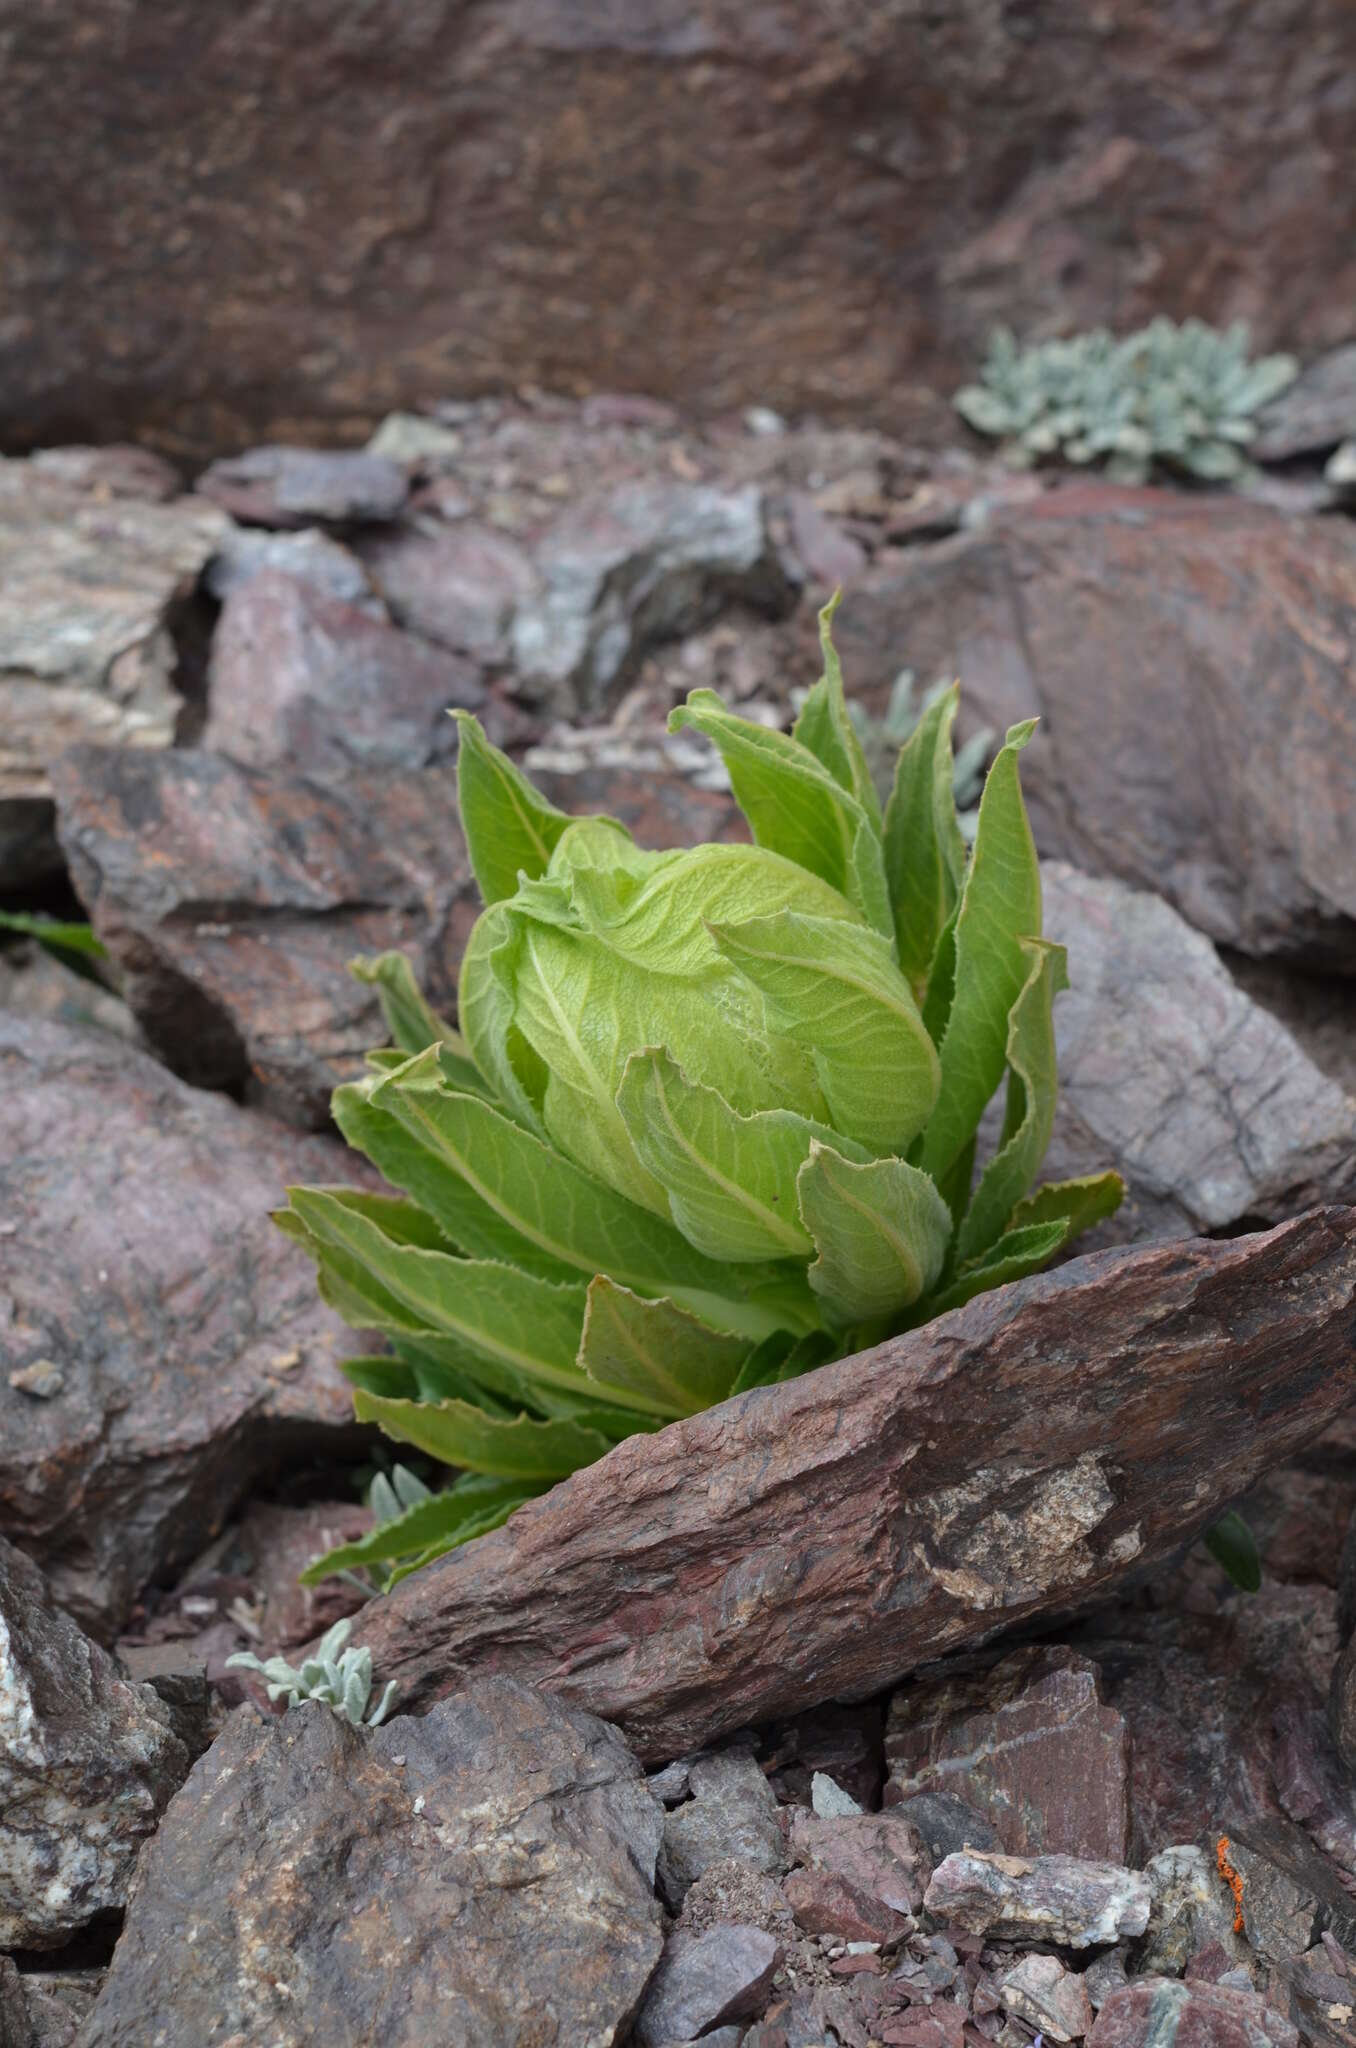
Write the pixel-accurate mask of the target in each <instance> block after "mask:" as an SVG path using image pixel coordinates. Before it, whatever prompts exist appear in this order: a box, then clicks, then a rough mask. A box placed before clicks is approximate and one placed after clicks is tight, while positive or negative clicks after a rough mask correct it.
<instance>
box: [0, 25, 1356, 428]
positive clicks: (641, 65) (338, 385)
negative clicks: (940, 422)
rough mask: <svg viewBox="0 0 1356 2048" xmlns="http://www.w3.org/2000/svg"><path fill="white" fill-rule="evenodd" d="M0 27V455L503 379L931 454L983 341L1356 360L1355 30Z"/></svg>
mask: <svg viewBox="0 0 1356 2048" xmlns="http://www.w3.org/2000/svg"><path fill="white" fill-rule="evenodd" d="M3 12H4V28H5V38H6V44H5V48H6V59H5V68H4V85H3V98H2V99H0V137H3V153H2V154H0V192H3V194H4V245H5V251H6V264H5V279H4V288H3V293H0V335H3V337H4V340H3V348H2V349H0V390H3V391H4V393H5V407H4V418H3V429H4V432H5V434H6V435H7V436H8V437H9V438H10V439H11V440H13V439H15V438H17V437H19V436H25V437H31V438H32V439H33V440H35V441H36V440H38V439H41V438H44V437H45V438H47V439H53V438H56V437H57V436H58V435H59V434H66V435H70V434H72V433H77V432H79V433H83V432H86V431H93V430H94V429H97V430H98V433H99V435H100V436H102V437H104V438H107V437H108V436H109V435H110V434H112V433H115V432H125V431H128V430H130V429H131V428H133V427H136V428H142V427H149V428H151V429H152V430H153V431H154V432H155V433H156V434H157V435H158V436H159V437H161V438H162V439H163V440H165V441H166V442H167V443H170V444H172V445H174V446H177V447H180V448H198V449H204V450H210V451H211V452H216V451H217V450H218V449H220V448H221V447H222V446H226V445H234V446H237V447H238V446H241V445H243V444H244V443H245V442H246V441H248V440H251V439H257V438H258V437H259V436H260V435H262V434H268V435H272V436H276V437H279V438H285V439H288V440H293V441H295V440H306V439H308V438H310V437H311V436H312V435H313V434H315V433H318V432H322V431H327V432H329V433H335V432H345V433H350V432H353V431H354V429H355V428H358V427H359V426H360V424H365V423H367V422H370V421H371V420H372V419H373V418H374V416H376V415H379V414H380V413H381V412H383V411H385V410H386V409H388V408H389V407H390V406H391V405H394V404H397V403H400V402H409V401H411V400H417V399H418V398H420V397H422V396H424V395H425V394H428V393H434V394H437V393H439V392H441V391H446V390H448V389H463V390H469V389H485V388H487V387H489V386H495V387H503V386H504V385H510V386H511V385H516V384H521V383H526V382H531V383H537V384H542V385H545V386H547V387H554V388H575V387H578V386H581V385H582V386H584V387H586V388H587V387H593V388H601V389H603V390H607V389H613V390H622V391H625V390H632V391H654V392H656V393H657V394H662V395H667V396H671V397H680V398H684V399H687V400H691V401H695V402H696V403H699V404H701V405H704V406H709V407H712V408H722V407H728V406H730V405H732V404H736V403H740V402H746V401H750V400H763V401H766V402H768V403H771V404H773V405H776V406H781V407H783V408H787V407H790V408H799V407H807V406H808V407H813V408H816V409H821V410H823V409H828V408H831V407H837V408H841V409H847V408H851V409H853V410H854V411H856V412H860V413H867V412H870V413H875V414H877V415H884V416H887V417H908V416H913V417H915V418H916V417H918V416H919V415H920V414H925V411H926V400H925V398H924V397H923V396H922V394H921V393H920V390H919V387H920V385H922V384H924V383H927V382H929V381H931V383H932V384H934V385H936V386H939V387H940V388H941V389H942V390H943V391H949V390H950V389H951V388H952V387H953V386H954V385H955V384H956V383H958V382H960V381H961V379H962V375H963V373H964V370H965V368H966V367H967V366H968V365H969V364H970V363H971V362H973V360H974V358H975V356H976V355H977V354H978V353H979V351H980V350H981V349H982V346H983V343H984V339H985V337H986V335H987V332H988V329H989V327H990V326H991V324H992V323H993V321H994V320H996V319H1002V318H1006V319H1009V320H1011V321H1012V322H1014V323H1015V324H1016V325H1017V326H1018V327H1019V328H1023V329H1026V328H1031V327H1033V326H1037V325H1040V326H1044V327H1046V328H1055V327H1058V328H1061V329H1074V328H1078V327H1086V326H1089V325H1091V324H1094V323H1095V322H1097V321H1099V320H1106V319H1111V320H1114V321H1115V323H1116V324H1117V325H1120V326H1131V325H1134V324H1135V323H1136V322H1137V321H1138V320H1141V319H1143V318H1145V317H1147V316H1148V315H1150V314H1153V313H1157V312H1162V311H1171V312H1173V313H1176V314H1179V315H1180V314H1185V313H1199V314H1201V315H1203V316H1204V317H1205V318H1207V319H1209V320H1212V321H1224V320H1227V319H1230V318H1233V317H1236V316H1240V315H1241V316H1243V317H1245V318H1250V319H1251V320H1252V321H1253V323H1254V326H1255V328H1256V330H1257V335H1258V339H1259V340H1260V341H1261V342H1264V343H1270V342H1273V341H1279V340H1284V341H1285V342H1286V343H1287V344H1289V345H1296V344H1297V345H1299V346H1301V347H1307V348H1309V349H1313V348H1317V347H1322V346H1326V345H1330V344H1333V343H1336V342H1338V341H1342V340H1346V339H1349V336H1350V308H1351V305H1352V303H1353V301H1354V300H1356V269H1353V263H1354V261H1356V259H1353V253H1352V252H1353V250H1354V249H1356V194H1353V190H1352V183H1351V179H1350V177H1349V176H1348V174H1347V173H1348V158H1349V152H1348V150H1347V149H1346V147H1345V146H1344V145H1345V142H1346V139H1347V138H1349V135H1350V130H1351V123H1352V112H1353V102H1352V86H1351V67H1350V62H1349V59H1350V17H1349V14H1348V10H1347V6H1346V0H1303V4H1302V0H1259V4H1258V5H1255V6H1253V7H1251V8H1249V9H1247V10H1246V11H1245V13H1244V14H1243V15H1242V16H1241V17H1240V16H1238V15H1236V14H1235V13H1231V12H1227V11H1226V12H1223V13H1221V12H1220V10H1219V9H1217V8H1216V7H1214V6H1212V5H1210V4H1209V0H1177V4H1175V5H1173V6H1172V7H1170V8H1154V7H1149V6H1143V5H1140V6H1136V7H1133V8H1130V9H1128V10H1127V9H1125V8H1114V9H1110V8H1109V9H1106V10H1103V11H1101V12H1097V13H1091V14H1089V13H1088V12H1087V11H1086V10H1082V9H1076V10H1072V11H1071V10H1069V9H1068V8H1067V7H1065V6H1062V5H1060V4H1059V0H1033V4H1031V5H1026V6H1023V7H1021V8H1018V9H998V8H995V7H994V6H992V5H991V4H989V0H963V4H960V5H958V6H956V7H954V8H951V9H946V10H941V11H929V10H920V9H918V8H917V7H915V6H912V5H903V4H893V5H888V6H881V5H879V4H877V0H845V4H843V5H841V6H840V7H838V8H836V9H834V10H832V11H826V10H824V9H822V8H818V7H814V6H812V5H809V4H807V0H782V4H780V5H777V6H764V7H757V8H750V7H748V6H746V5H744V4H742V0H713V4H710V5H707V6H705V7H703V8H702V9H701V10H699V11H697V12H695V13H694V11H693V9H692V8H691V7H689V6H686V5H683V4H680V0H632V4H630V5H628V6H626V7H623V8H618V7H615V6H610V5H603V4H601V0H591V4H589V5H583V6H581V5H580V4H579V0H518V4H510V0H498V4H496V5H493V6H486V7H478V8H472V9H469V10H468V9H465V8H461V7H455V6H452V5H449V4H448V0H380V4H376V5H372V6H367V7H363V8H360V9H354V8H335V7H333V6H330V5H328V4H326V0H248V4H246V5H243V6H232V7H226V8H221V9H220V10H218V9H211V10H209V14H208V16H207V18H206V19H205V18H204V13H203V8H202V6H201V4H194V0H161V4H159V5H157V6H156V7H154V8H150V9H148V8H146V7H144V6H142V5H139V4H138V0H105V4H104V5H102V6H101V7H99V8H97V9H95V10H91V9H90V8H89V7H87V6H85V5H83V4H81V0H55V4H51V5H48V6H45V7H42V8H34V7H32V6H31V5H29V4H27V0H6V4H5V7H4V11H3ZM981 108H982V118H977V110H978V109H981ZM129 138H130V143H129ZM1259 164H1265V165H1266V176H1265V177H1264V178H1259V177H1257V176H1256V175H1253V170H1254V168H1255V167H1256V166H1257V165H1259ZM54 220H59V223H60V232H54V226H53V223H54Z"/></svg>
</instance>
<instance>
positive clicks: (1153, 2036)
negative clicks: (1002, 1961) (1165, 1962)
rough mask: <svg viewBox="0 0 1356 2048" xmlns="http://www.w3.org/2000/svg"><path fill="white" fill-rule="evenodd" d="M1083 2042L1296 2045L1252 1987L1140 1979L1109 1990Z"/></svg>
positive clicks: (1210, 2047)
mask: <svg viewBox="0 0 1356 2048" xmlns="http://www.w3.org/2000/svg"><path fill="white" fill-rule="evenodd" d="M1088 2041H1089V2043H1090V2044H1091V2048H1155V2044H1157V2043H1160V2042H1163V2041H1177V2042H1180V2043H1181V2048H1298V2043H1299V2035H1298V2033H1297V2032H1296V2030H1295V2028H1294V2027H1293V2026H1292V2025H1291V2023H1290V2021H1289V2020H1288V2019H1286V2018H1285V2016H1284V2014H1282V2013H1279V2012H1277V2011H1275V2009H1274V2008H1273V2007H1272V2006H1270V2005H1267V2004H1264V2002H1263V2001H1262V1999H1260V1998H1259V1997H1258V1996H1257V1993H1256V1992H1255V1991H1233V1990H1229V1989H1226V1987H1225V1986H1224V1985H1222V1984H1175V1983H1173V1982H1172V1981H1171V1979H1169V1978H1165V1977H1145V1978H1142V1979H1140V1980H1139V1981H1138V1982H1137V1983H1133V1984H1127V1985H1126V1987H1125V1989H1124V1991H1114V1992H1113V1993H1112V1995H1111V1997H1110V1998H1108V1999H1107V2001H1106V2003H1105V2005H1104V2006H1103V2007H1102V2009H1101V2011H1100V2012H1099V2013H1098V2015H1097V2019H1096V2023H1095V2025H1094V2026H1093V2029H1092V2032H1091V2033H1090V2034H1089V2035H1088Z"/></svg>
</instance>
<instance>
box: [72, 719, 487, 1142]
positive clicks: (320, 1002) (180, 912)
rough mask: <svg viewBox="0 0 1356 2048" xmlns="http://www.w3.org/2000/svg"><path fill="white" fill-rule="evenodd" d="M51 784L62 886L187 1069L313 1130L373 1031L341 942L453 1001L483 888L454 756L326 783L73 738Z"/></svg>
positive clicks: (144, 1017) (367, 996) (377, 1017)
mask: <svg viewBox="0 0 1356 2048" xmlns="http://www.w3.org/2000/svg"><path fill="white" fill-rule="evenodd" d="M449 723H450V721H449ZM54 782H55V787H56V790H57V800H58V807H59V814H60V831H61V837H62V845H63V847H64V849H65V852H66V856H67V859H68V860H69V862H70V867H71V873H72V876H73V878H74V881H75V885H76V888H77V889H78V891H79V893H80V896H81V899H82V901H83V902H84V904H85V906H86V908H87V909H88V911H89V913H90V915H91V917H92V919H93V922H94V926H95V929H96V931H97V932H98V934H99V936H100V938H101V939H102V940H103V942H104V944H105V945H106V946H107V947H108V949H109V951H110V953H111V954H112V956H113V958H114V960H115V961H116V963H117V965H118V967H119V969H120V970H121V972H122V976H123V987H124V993H125V995H126V997H127V1000H128V1002H129V1003H130V1004H131V1006H132V1009H133V1010H134V1012H135V1013H136V1015H137V1017H138V1019H139V1021H140V1023H141V1025H142V1028H143V1029H144V1031H145V1033H146V1036H147V1038H148V1039H149V1040H150V1042H151V1044H152V1045H153V1046H154V1047H155V1049H156V1050H157V1052H159V1053H160V1055H161V1057H162V1058H164V1059H165V1060H166V1061H167V1062H168V1063H169V1064H170V1065H171V1066H172V1067H173V1068H174V1069H175V1070H176V1072H178V1073H179V1074H181V1075H182V1076H183V1077H184V1078H185V1079H186V1080H189V1081H192V1082H194V1083H196V1084H197V1085H198V1086H199V1087H213V1088H234V1089H241V1090H244V1092H245V1093H246V1094H247V1096H248V1097H249V1099H250V1100H251V1101H254V1102H257V1103H260V1104H262V1105H264V1106H266V1107H267V1108H268V1109H270V1110H271V1111H272V1112H274V1113H275V1114H276V1115H280V1116H283V1117H286V1118H287V1119H288V1120H289V1121H291V1122H293V1123H299V1124H302V1125H304V1126H308V1127H311V1128H318V1127H320V1126H323V1125H324V1123H325V1122H326V1120H327V1118H328V1114H329V1098H330V1094H331V1091H332V1090H333V1089H334V1088H335V1087H336V1086H337V1085H338V1084H339V1083H340V1082H341V1081H347V1080H352V1079H353V1078H354V1077H355V1076H356V1075H358V1074H359V1073H361V1072H362V1071H363V1055H364V1053H365V1052H366V1051H367V1049H368V1048H369V1047H370V1046H373V1045H380V1044H382V1043H384V1041H385V1038H386V1032H385V1028H384V1026H383V1024H382V1021H381V1013H380V1008H379V1005H378V1004H377V1002H376V1000H375V997H374V995H373V992H372V990H371V989H370V988H368V987H366V986H365V985H364V984H362V983H360V982H358V981H355V980H354V978H353V977H352V976H351V975H350V973H349V972H348V963H349V961H350V960H352V959H353V957H354V956H355V954H362V953H367V954H370V953H380V952H383V951H385V950H386V949H388V948H391V947H395V948H397V949H399V950H400V951H402V952H406V953H408V954H409V955H410V957H411V959H412V960H413V962H414V966H415V970H416V972H417V973H418V974H419V976H420V979H421V981H422V983H423V985H424V987H425V988H426V989H427V991H428V993H429V995H430V998H431V999H432V1000H433V1001H434V1002H435V1003H438V1004H442V1005H444V1006H446V1005H448V1004H450V1003H451V1000H452V997H453V995H454V990H455V975H456V966H457V962H458V961H459V959H460V958H461V952H462V948H463V946H464V945H465V942H466V938H467V936H468V934H469V932H470V929H471V925H472V923H473V922H474V919H475V916H476V913H477V911H478V909H479V901H480V900H479V897H478V895H477V893H476V890H475V884H474V882H473V881H472V878H471V870H470V866H469V864H468V862H467V859H466V853H465V847H464V844H463V841H462V837H461V830H460V827H459V826H458V824H457V815H456V778H455V775H454V773H453V772H452V771H451V769H450V768H443V769H439V768H430V769H427V770H425V771H423V772H421V773H404V772H402V771H400V770H398V769H390V768H387V769H373V770H370V771H364V772H355V773H354V774H353V775H352V776H351V777H349V778H348V779H346V780H345V781H344V782H343V783H342V784H333V783H325V784H322V783H319V782H310V781H305V780H301V779H298V778H296V777H294V776H290V775H288V774H286V773H284V772H281V771H279V772H276V773H274V772H270V771H267V770H263V769H257V768H246V767H243V766H240V765H238V764H237V763H235V762H233V761H230V760H227V759H225V758H224V757H223V756H221V755H219V754H210V753H199V752H195V751H192V750H188V749H184V750H180V751H176V752H174V753H172V754H165V755H158V756H152V755H145V754H133V753H130V752H128V751H125V750H124V751H121V752H118V751H114V750H112V749H110V748H97V747H85V748H76V749H73V750H72V751H71V752H70V753H69V754H67V755H66V756H65V757H64V758H63V759H62V760H61V761H60V762H59V763H58V765H57V768H56V770H55V773H54ZM296 1177H297V1176H296V1175H295V1174H291V1175H289V1178H292V1179H295V1178H296Z"/></svg>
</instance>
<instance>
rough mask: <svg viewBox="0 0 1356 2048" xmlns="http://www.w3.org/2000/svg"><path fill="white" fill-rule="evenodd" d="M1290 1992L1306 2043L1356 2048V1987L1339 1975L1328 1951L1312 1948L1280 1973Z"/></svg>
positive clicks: (1297, 2023)
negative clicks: (1354, 2043) (1354, 2045)
mask: <svg viewBox="0 0 1356 2048" xmlns="http://www.w3.org/2000/svg"><path fill="white" fill-rule="evenodd" d="M1277 1975H1278V1977H1279V1978H1280V1981H1281V1983H1282V1984H1283V1985H1288V1987H1289V1991H1290V2016H1291V2019H1292V2020H1293V2021H1294V2022H1295V2023H1296V2025H1297V2027H1298V2029H1299V2033H1300V2037H1301V2039H1302V2040H1304V2041H1305V2042H1322V2043H1324V2044H1325V2048H1326V2044H1331V2048H1352V2043H1353V2042H1356V2024H1353V2021H1356V1985H1353V1983H1352V1981H1351V1978H1350V1976H1349V1975H1339V1974H1338V1971H1337V1970H1336V1969H1335V1968H1334V1967H1333V1965H1332V1962H1331V1960H1330V1958H1329V1956H1328V1953H1327V1951H1326V1950H1325V1949H1321V1948H1316V1949H1310V1951H1309V1953H1308V1954H1307V1955H1303V1956H1296V1958H1295V1960H1294V1961H1293V1962H1290V1963H1284V1964H1282V1966H1281V1968H1280V1970H1279V1971H1278V1972H1277Z"/></svg>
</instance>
